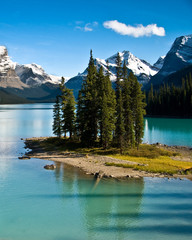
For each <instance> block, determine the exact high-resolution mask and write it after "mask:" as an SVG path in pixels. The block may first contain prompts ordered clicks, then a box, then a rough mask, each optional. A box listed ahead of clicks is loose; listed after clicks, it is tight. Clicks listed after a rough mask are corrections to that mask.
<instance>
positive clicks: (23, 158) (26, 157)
mask: <svg viewBox="0 0 192 240" xmlns="http://www.w3.org/2000/svg"><path fill="white" fill-rule="evenodd" d="M18 159H22V160H26V159H30V157H29V156H26V155H23V156H22V157H18Z"/></svg>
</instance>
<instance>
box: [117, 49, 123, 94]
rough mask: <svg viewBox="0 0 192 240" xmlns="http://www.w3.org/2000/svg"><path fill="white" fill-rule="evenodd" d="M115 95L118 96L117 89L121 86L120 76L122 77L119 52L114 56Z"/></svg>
mask: <svg viewBox="0 0 192 240" xmlns="http://www.w3.org/2000/svg"><path fill="white" fill-rule="evenodd" d="M115 63H116V82H115V83H116V96H117V98H118V96H119V90H120V88H121V78H122V67H121V65H122V62H121V57H120V53H119V52H118V53H117V57H116V61H115Z"/></svg>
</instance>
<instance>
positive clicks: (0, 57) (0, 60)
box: [0, 46, 28, 89]
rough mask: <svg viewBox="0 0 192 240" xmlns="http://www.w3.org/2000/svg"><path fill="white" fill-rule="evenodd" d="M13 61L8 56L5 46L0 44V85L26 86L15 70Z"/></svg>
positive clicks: (21, 87) (18, 87)
mask: <svg viewBox="0 0 192 240" xmlns="http://www.w3.org/2000/svg"><path fill="white" fill-rule="evenodd" d="M15 65H16V64H15V63H14V62H12V61H11V59H10V57H9V56H8V52H7V49H6V47H4V46H0V87H2V88H7V87H13V88H17V89H23V88H27V87H28V86H27V85H25V84H24V83H23V82H22V81H21V80H20V78H19V77H18V76H17V74H16V72H15Z"/></svg>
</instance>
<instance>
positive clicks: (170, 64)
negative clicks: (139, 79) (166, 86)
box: [150, 35, 192, 86]
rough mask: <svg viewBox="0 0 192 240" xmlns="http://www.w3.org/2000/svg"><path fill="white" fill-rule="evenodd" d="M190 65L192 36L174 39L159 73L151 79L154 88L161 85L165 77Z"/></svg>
mask: <svg viewBox="0 0 192 240" xmlns="http://www.w3.org/2000/svg"><path fill="white" fill-rule="evenodd" d="M190 64H192V35H187V36H181V37H178V38H176V40H175V41H174V43H173V45H172V47H171V49H170V50H169V52H168V53H167V55H166V57H165V59H164V63H163V66H162V68H161V69H160V71H159V72H158V73H157V74H156V75H155V76H153V77H152V78H151V81H150V83H152V84H153V85H154V86H155V85H159V84H161V83H162V82H163V81H164V80H163V79H164V78H165V77H167V76H168V75H170V74H172V73H175V72H177V71H179V70H180V69H182V68H185V67H187V66H189V65H190Z"/></svg>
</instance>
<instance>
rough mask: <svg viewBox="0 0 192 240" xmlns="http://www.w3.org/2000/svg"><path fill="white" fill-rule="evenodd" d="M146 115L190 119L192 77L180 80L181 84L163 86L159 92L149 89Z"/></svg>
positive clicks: (191, 111)
mask: <svg viewBox="0 0 192 240" xmlns="http://www.w3.org/2000/svg"><path fill="white" fill-rule="evenodd" d="M146 111H147V114H148V115H157V116H158V115H162V116H177V117H192V76H191V73H189V74H188V75H187V76H186V77H185V78H182V84H181V85H180V86H175V85H174V84H173V83H172V84H171V85H169V84H168V83H167V84H164V85H163V86H161V87H160V89H159V90H155V91H154V90H153V86H152V85H151V89H150V91H149V92H148V96H147V108H146Z"/></svg>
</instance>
